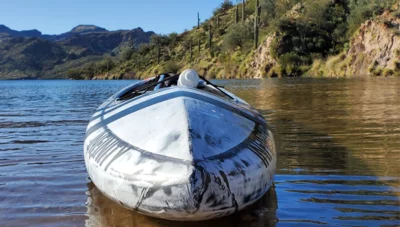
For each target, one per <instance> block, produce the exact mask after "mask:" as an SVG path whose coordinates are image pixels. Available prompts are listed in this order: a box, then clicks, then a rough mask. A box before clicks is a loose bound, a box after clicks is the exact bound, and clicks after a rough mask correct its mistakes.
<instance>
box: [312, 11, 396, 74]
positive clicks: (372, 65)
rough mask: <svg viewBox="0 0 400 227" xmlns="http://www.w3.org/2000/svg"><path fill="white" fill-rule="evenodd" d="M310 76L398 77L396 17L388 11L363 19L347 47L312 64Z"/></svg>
mask: <svg viewBox="0 0 400 227" xmlns="http://www.w3.org/2000/svg"><path fill="white" fill-rule="evenodd" d="M310 74H313V75H324V76H335V77H337V76H351V75H368V76H400V18H395V17H393V15H392V14H390V12H389V11H386V12H385V13H383V14H382V15H380V16H378V17H376V18H375V19H373V20H367V21H366V22H365V23H363V24H362V25H361V27H360V29H359V30H358V31H357V32H356V34H355V35H354V37H353V38H352V39H351V40H350V45H349V48H348V49H346V50H344V51H343V52H342V53H340V54H339V55H336V56H332V57H330V58H328V59H327V60H326V61H324V62H322V61H315V63H314V65H313V69H312V70H310Z"/></svg>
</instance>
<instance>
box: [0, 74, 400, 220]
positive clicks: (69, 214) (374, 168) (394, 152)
mask: <svg viewBox="0 0 400 227" xmlns="http://www.w3.org/2000/svg"><path fill="white" fill-rule="evenodd" d="M130 83H132V81H0V226H3V227H4V226H68V227H69V226H85V225H86V226H96V227H102V226H104V227H106V226H107V227H109V226H120V227H121V226H140V227H141V226H157V227H158V226H160V227H161V226H190V227H194V226H199V227H200V226H206V227H213V226H218V227H221V226H257V227H265V226H318V225H324V226H380V225H381V226H399V225H400V78H369V79H362V78H354V79H308V78H303V79H273V80H272V79H271V80H247V81H240V80H232V81H218V83H219V84H223V85H225V86H226V87H227V88H228V89H229V90H231V91H233V92H234V93H236V94H237V95H239V96H240V97H242V98H244V99H245V100H247V101H248V102H249V103H251V104H252V105H253V106H254V107H256V108H257V109H259V110H260V111H261V112H262V113H263V115H264V116H265V117H266V118H267V119H268V121H269V123H270V125H271V126H272V131H273V132H274V134H275V140H276V144H277V148H278V166H277V168H278V169H277V175H276V180H275V187H274V188H272V189H271V190H270V191H269V192H268V193H267V195H266V196H264V197H263V198H262V199H261V200H260V201H259V202H258V203H257V204H255V205H254V206H252V207H250V208H249V209H247V210H245V211H243V212H240V213H237V214H234V215H232V216H229V217H226V218H223V219H218V220H213V221H207V222H198V223H179V222H178V223H177V222H170V221H164V220H157V219H154V218H149V217H146V216H142V215H139V214H137V213H134V212H131V211H129V210H126V209H124V208H122V207H120V206H119V205H118V204H116V203H114V202H111V201H110V200H109V199H108V198H106V197H105V196H103V195H102V194H101V193H100V192H99V191H98V190H97V189H96V187H95V186H94V185H93V183H91V181H90V180H89V179H88V176H87V173H86V169H85V165H84V161H83V152H82V144H83V139H84V135H85V129H86V125H87V123H88V120H89V119H90V117H91V115H92V114H93V112H94V111H95V109H96V108H97V107H98V106H99V105H100V104H101V103H102V102H103V101H104V100H105V99H106V98H108V97H109V96H111V95H112V94H113V93H114V92H116V91H118V90H119V89H121V88H123V87H125V86H127V85H129V84H130Z"/></svg>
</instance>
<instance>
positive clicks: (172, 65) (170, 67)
mask: <svg viewBox="0 0 400 227" xmlns="http://www.w3.org/2000/svg"><path fill="white" fill-rule="evenodd" d="M180 69H181V66H180V65H179V64H178V63H177V62H175V61H168V62H166V63H165V64H164V65H163V67H162V71H163V73H164V72H165V73H178V72H179V70H180Z"/></svg>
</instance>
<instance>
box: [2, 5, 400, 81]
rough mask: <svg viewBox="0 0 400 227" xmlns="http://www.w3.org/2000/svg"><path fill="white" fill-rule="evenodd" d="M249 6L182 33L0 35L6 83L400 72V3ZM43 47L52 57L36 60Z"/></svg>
mask: <svg viewBox="0 0 400 227" xmlns="http://www.w3.org/2000/svg"><path fill="white" fill-rule="evenodd" d="M243 2H245V3H244V4H243V3H240V4H237V5H234V4H233V3H232V2H231V1H224V2H223V3H222V4H221V5H220V6H218V7H217V8H216V9H215V11H214V15H213V16H212V17H211V18H209V19H207V20H199V24H197V20H194V21H193V24H194V27H193V29H191V30H189V31H185V32H183V33H181V34H177V33H171V34H167V35H161V34H157V35H156V34H154V33H152V32H150V33H148V32H147V33H146V32H144V31H143V30H142V29H140V28H138V29H134V30H130V31H114V32H109V31H106V30H105V29H103V28H100V27H96V26H90V25H82V26H78V27H76V28H74V29H72V30H71V31H70V32H67V33H64V34H61V35H56V36H48V35H41V36H40V37H39V38H38V37H36V38H24V39H23V40H19V39H20V38H18V37H14V38H12V39H10V38H8V39H7V38H6V39H4V38H3V40H7V41H6V42H4V41H3V42H2V41H1V39H2V38H1V37H2V36H1V34H2V33H0V51H2V53H3V52H4V50H6V49H7V48H8V49H7V50H8V52H6V53H7V56H8V57H5V56H1V55H0V77H2V78H21V77H26V76H29V77H34V78H52V77H57V78H66V77H68V78H72V79H120V78H126V79H130V78H131V79H132V78H135V79H136V78H146V77H150V76H153V75H156V74H159V73H162V72H166V71H169V72H173V71H181V70H182V69H185V68H194V69H196V70H197V71H199V73H200V74H202V75H204V76H207V77H209V78H262V77H296V76H354V75H361V76H368V75H371V76H377V75H397V74H398V66H399V61H398V56H399V50H398V45H399V43H398V40H399V23H398V21H399V19H400V9H399V5H400V0H320V1H313V0H293V1H287V0H247V1H243ZM194 16H195V15H194ZM200 17H201V15H200ZM8 37H10V35H9V36H8ZM14 39H16V40H14ZM36 39H40V41H38V40H36ZM5 43H6V44H5ZM15 43H16V44H15ZM13 45H15V46H16V47H18V48H12V47H13ZM32 45H33V46H37V47H32ZM28 47H29V48H28ZM25 48H28V49H27V50H28V51H24V50H25ZM37 48H44V50H46V52H47V54H42V55H40V54H39V55H38V57H35V54H36V52H35V51H34V50H36V49H37ZM28 72H35V73H33V74H32V73H31V74H29V73H28Z"/></svg>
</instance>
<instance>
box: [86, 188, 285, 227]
mask: <svg viewBox="0 0 400 227" xmlns="http://www.w3.org/2000/svg"><path fill="white" fill-rule="evenodd" d="M87 186H88V192H87V194H88V200H87V202H86V205H87V216H88V219H87V220H86V226H90V227H111V226H131V227H136V226H137V227H164V226H165V227H167V226H168V227H174V226H176V227H185V226H187V227H196V226H207V227H214V226H215V227H221V226H236V227H240V226H243V227H244V226H255V227H269V226H275V225H276V223H277V218H276V209H277V195H276V192H275V189H274V188H271V189H270V190H269V191H268V192H267V194H266V195H265V196H264V197H262V198H261V199H260V200H259V201H258V202H256V203H255V204H253V205H252V206H250V207H248V208H246V209H245V210H243V211H242V212H239V213H237V214H234V215H231V216H228V217H224V218H220V219H216V220H210V221H203V222H174V221H167V220H161V219H156V218H151V217H147V216H144V215H141V214H139V213H137V212H133V211H130V210H127V209H125V208H123V207H122V206H120V205H119V204H117V203H115V202H113V201H111V200H110V199H108V198H107V197H105V196H104V195H103V194H102V193H101V192H100V191H99V190H98V189H97V188H96V187H95V186H94V184H93V183H88V185H87Z"/></svg>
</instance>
